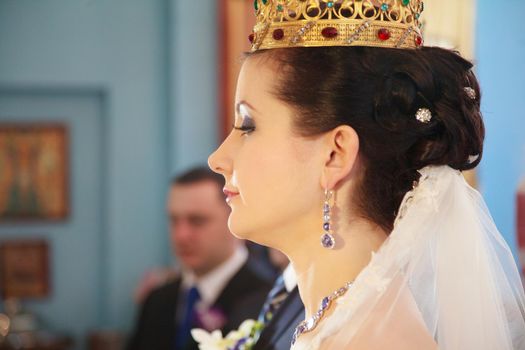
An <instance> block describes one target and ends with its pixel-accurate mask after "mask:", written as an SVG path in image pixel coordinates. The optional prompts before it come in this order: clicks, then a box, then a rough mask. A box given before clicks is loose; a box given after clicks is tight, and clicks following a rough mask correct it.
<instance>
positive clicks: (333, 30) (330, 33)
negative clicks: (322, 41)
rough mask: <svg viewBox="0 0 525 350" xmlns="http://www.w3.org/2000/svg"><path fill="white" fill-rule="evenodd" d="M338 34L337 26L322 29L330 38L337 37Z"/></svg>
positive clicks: (325, 35) (324, 34) (322, 33)
mask: <svg viewBox="0 0 525 350" xmlns="http://www.w3.org/2000/svg"><path fill="white" fill-rule="evenodd" d="M337 34H339V33H338V32H337V28H334V27H326V28H324V29H323V30H322V31H321V35H322V36H324V37H325V38H328V39H330V38H335V37H336V36H337Z"/></svg>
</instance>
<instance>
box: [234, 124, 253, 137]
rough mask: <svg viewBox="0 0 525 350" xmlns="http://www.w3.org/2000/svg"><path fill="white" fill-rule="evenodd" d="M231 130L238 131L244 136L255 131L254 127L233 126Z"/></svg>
mask: <svg viewBox="0 0 525 350" xmlns="http://www.w3.org/2000/svg"><path fill="white" fill-rule="evenodd" d="M233 128H234V129H235V130H239V131H242V134H243V135H245V134H249V133H251V132H253V131H254V130H255V126H253V127H249V126H240V127H237V126H235V125H233Z"/></svg>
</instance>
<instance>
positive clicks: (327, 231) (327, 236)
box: [321, 189, 335, 249]
mask: <svg viewBox="0 0 525 350" xmlns="http://www.w3.org/2000/svg"><path fill="white" fill-rule="evenodd" d="M332 195H333V191H329V190H328V189H325V190H324V204H323V230H324V233H323V235H322V236H321V244H322V246H323V247H325V248H326V249H333V248H334V247H335V238H334V236H333V235H332V233H331V225H332V224H331V217H330V215H331V208H330V198H331V197H332Z"/></svg>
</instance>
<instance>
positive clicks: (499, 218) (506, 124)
mask: <svg viewBox="0 0 525 350" xmlns="http://www.w3.org/2000/svg"><path fill="white" fill-rule="evenodd" d="M496 3H497V2H494V1H491V0H478V5H477V7H478V17H477V36H476V47H477V55H476V56H477V58H476V61H477V62H478V64H477V65H476V70H477V74H478V78H479V79H480V81H481V87H482V94H483V97H482V112H483V115H484V117H485V125H486V129H487V133H486V142H485V154H484V159H483V161H482V162H481V166H480V171H479V174H480V182H481V189H482V192H483V194H484V196H485V199H486V201H487V204H488V206H489V209H490V210H491V212H492V215H493V216H494V220H495V221H496V224H497V225H498V228H499V229H500V231H501V232H502V234H503V235H504V236H505V238H506V239H507V241H508V242H509V244H511V246H512V248H513V250H514V254H515V256H517V250H516V242H515V241H516V238H515V235H516V209H515V201H516V199H515V193H516V189H517V186H518V183H519V181H520V179H523V178H524V177H525V109H524V108H523V102H524V101H525V89H524V88H523V84H524V83H525V68H524V66H523V64H524V62H525V39H524V37H523V35H521V33H522V32H523V29H524V28H525V27H524V24H523V18H522V17H523V13H524V12H525V2H524V1H523V0H507V1H505V5H504V7H505V9H506V10H504V9H503V8H501V6H498V5H497V4H496Z"/></svg>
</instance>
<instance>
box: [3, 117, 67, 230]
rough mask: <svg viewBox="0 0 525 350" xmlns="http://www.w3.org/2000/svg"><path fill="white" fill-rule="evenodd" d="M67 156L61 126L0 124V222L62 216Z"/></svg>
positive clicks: (65, 215) (48, 218) (65, 203)
mask: <svg viewBox="0 0 525 350" xmlns="http://www.w3.org/2000/svg"><path fill="white" fill-rule="evenodd" d="M67 158H68V137H67V129H66V127H65V126H64V125H57V124H53V125H51V124H39V123H27V124H26V123H24V124H0V222H1V221H6V220H60V219H64V218H66V217H67V215H68V212H69V198H68V159H67Z"/></svg>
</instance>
